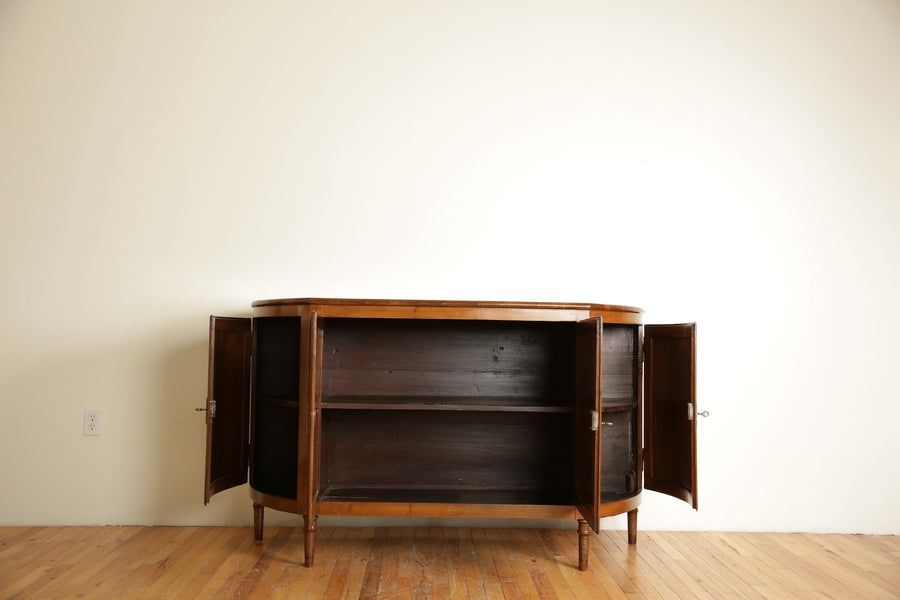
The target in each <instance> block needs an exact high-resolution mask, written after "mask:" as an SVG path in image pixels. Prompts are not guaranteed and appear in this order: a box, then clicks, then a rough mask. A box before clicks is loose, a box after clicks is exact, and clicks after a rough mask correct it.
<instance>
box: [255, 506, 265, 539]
mask: <svg viewBox="0 0 900 600" xmlns="http://www.w3.org/2000/svg"><path fill="white" fill-rule="evenodd" d="M263 511H265V507H264V506H263V505H262V504H254V505H253V539H254V540H256V541H260V540H261V539H263Z"/></svg>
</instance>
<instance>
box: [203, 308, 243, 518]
mask: <svg viewBox="0 0 900 600" xmlns="http://www.w3.org/2000/svg"><path fill="white" fill-rule="evenodd" d="M250 339H251V338H250V319H234V318H228V317H210V318H209V387H208V397H207V400H206V402H207V412H206V481H205V484H204V490H203V491H204V503H207V504H208V503H209V499H210V498H211V497H212V496H213V495H214V494H216V493H218V492H221V491H223V490H227V489H229V488H233V487H235V486H238V485H241V484H243V483H246V482H247V466H248V464H249V436H250V423H249V418H250V348H251V344H250Z"/></svg>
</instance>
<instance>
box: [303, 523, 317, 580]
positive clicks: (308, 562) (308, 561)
mask: <svg viewBox="0 0 900 600" xmlns="http://www.w3.org/2000/svg"><path fill="white" fill-rule="evenodd" d="M318 520H319V517H316V516H313V515H306V516H304V517H303V531H304V537H303V556H304V562H303V564H304V566H307V567H311V566H313V561H314V560H315V553H316V521H318Z"/></svg>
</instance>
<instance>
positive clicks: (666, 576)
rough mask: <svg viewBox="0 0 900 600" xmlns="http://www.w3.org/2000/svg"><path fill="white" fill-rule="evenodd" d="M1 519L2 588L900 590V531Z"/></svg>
mask: <svg viewBox="0 0 900 600" xmlns="http://www.w3.org/2000/svg"><path fill="white" fill-rule="evenodd" d="M252 538H253V536H252V532H251V529H250V528H248V527H242V528H233V527H5V528H0V599H12V598H41V599H52V598H116V599H118V598H247V599H256V598H259V599H263V598H270V599H273V600H274V599H283V598H324V599H338V598H385V599H387V598H390V599H398V600H403V599H407V598H435V599H436V598H452V599H475V598H477V599H484V600H495V599H496V600H501V599H502V600H511V599H514V598H522V599H541V600H543V599H547V598H553V599H559V600H562V599H575V598H578V599H581V598H585V599H587V598H591V599H593V598H610V599H614V600H623V599H627V600H644V599H646V600H673V599H674V600H687V599H692V600H693V599H697V600H721V599H734V600H749V599H754V598H763V599H779V600H782V599H784V600H786V599H801V600H811V599H819V598H828V599H836V600H853V599H857V598H858V599H866V600H874V599H884V600H888V599H892V600H897V599H898V598H900V536H860V535H809V534H770V533H683V532H681V533H673V532H652V531H641V532H639V534H638V545H637V546H628V544H627V543H626V541H625V533H624V532H621V531H604V532H602V533H601V534H600V535H593V536H592V537H591V559H590V560H591V562H590V570H589V571H587V572H580V571H578V570H577V569H576V568H575V564H576V562H577V540H576V538H577V536H576V534H575V532H574V531H547V530H529V529H475V528H472V529H467V528H460V529H444V528H431V527H391V528H375V529H372V528H344V527H338V528H321V529H320V530H319V535H318V547H317V556H316V565H315V567H313V568H310V569H307V568H304V567H303V566H302V560H303V531H302V528H296V529H294V528H267V529H266V539H265V541H264V542H263V543H262V544H256V543H254V541H253V539H252Z"/></svg>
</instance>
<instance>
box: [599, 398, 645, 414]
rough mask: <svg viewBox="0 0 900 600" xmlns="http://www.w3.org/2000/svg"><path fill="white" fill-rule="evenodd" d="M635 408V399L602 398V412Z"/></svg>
mask: <svg viewBox="0 0 900 600" xmlns="http://www.w3.org/2000/svg"><path fill="white" fill-rule="evenodd" d="M636 407H637V399H636V398H604V399H603V412H619V411H626V410H631V409H633V408H636Z"/></svg>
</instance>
